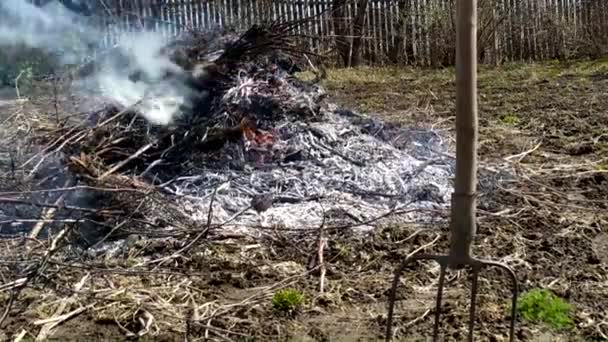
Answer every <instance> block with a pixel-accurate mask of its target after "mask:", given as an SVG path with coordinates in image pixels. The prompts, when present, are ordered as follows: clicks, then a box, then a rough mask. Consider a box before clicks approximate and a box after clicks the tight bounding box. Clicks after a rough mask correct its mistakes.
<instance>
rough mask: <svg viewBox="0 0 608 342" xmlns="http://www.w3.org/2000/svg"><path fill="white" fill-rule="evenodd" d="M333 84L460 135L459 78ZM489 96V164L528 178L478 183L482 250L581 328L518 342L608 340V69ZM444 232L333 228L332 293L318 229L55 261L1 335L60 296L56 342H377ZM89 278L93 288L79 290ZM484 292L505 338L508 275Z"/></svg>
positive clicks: (425, 312) (423, 279) (464, 281)
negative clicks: (293, 303) (418, 257)
mask: <svg viewBox="0 0 608 342" xmlns="http://www.w3.org/2000/svg"><path fill="white" fill-rule="evenodd" d="M324 84H325V86H326V87H327V88H328V90H329V92H330V94H331V99H332V100H333V101H335V102H337V103H339V104H341V105H343V106H345V107H348V108H352V109H354V110H358V111H361V112H364V113H369V114H372V115H377V116H378V117H381V118H383V119H385V120H387V121H390V122H394V123H398V124H403V125H408V126H415V127H433V128H435V129H441V130H443V132H445V134H446V136H452V137H453V133H454V127H453V126H454V107H455V91H454V88H455V84H454V70H453V69H445V70H421V69H411V70H410V69H391V68H386V69H378V68H376V69H368V68H361V69H356V70H330V72H329V74H328V79H326V80H325V81H324ZM479 91H480V94H479V96H480V97H479V103H480V137H479V138H480V143H481V145H480V151H479V153H480V163H481V166H482V167H483V168H484V169H487V170H499V169H504V170H508V171H509V172H512V173H514V174H516V175H517V178H516V179H515V180H514V181H505V182H503V183H502V184H501V185H500V186H495V187H482V189H483V190H482V193H481V197H483V198H484V199H485V200H484V201H483V203H484V205H483V206H480V208H479V215H478V217H479V227H478V235H477V238H476V240H475V246H474V253H476V255H478V256H480V257H484V258H488V259H492V260H497V261H501V262H504V263H507V264H508V265H510V266H511V267H513V268H514V270H515V272H516V274H517V277H518V279H519V282H520V290H521V291H526V290H529V289H532V288H537V287H541V288H548V289H551V290H552V291H554V292H555V293H556V294H558V295H559V296H561V297H563V298H565V299H566V300H567V301H568V302H569V303H571V304H572V305H573V307H574V312H573V319H574V321H575V327H574V328H573V329H570V330H565V331H556V330H553V329H550V328H549V327H547V326H544V325H542V324H538V323H533V322H527V321H525V320H523V319H521V318H520V319H518V324H517V327H516V336H517V339H518V340H520V341H560V340H561V341H602V340H608V339H607V336H608V195H607V194H608V129H607V127H608V97H607V94H608V60H604V61H591V62H577V63H569V64H563V63H557V62H556V63H544V64H534V65H523V64H512V65H506V66H502V67H499V68H491V69H490V68H485V67H482V69H481V70H480V79H479ZM452 143H453V142H452ZM447 229H448V227H447V226H432V227H429V226H416V225H411V226H398V227H395V226H393V227H379V228H378V229H377V231H375V232H374V234H373V235H372V236H365V237H361V236H354V235H352V234H350V233H349V232H347V231H335V232H330V233H329V236H328V237H327V238H328V250H327V251H326V253H325V255H324V258H325V261H326V263H327V270H326V271H327V272H326V275H325V283H324V288H323V290H324V291H323V292H322V293H321V291H320V273H319V271H318V270H316V271H315V270H314V269H313V270H308V269H307V266H308V265H310V264H311V262H312V260H313V259H314V256H315V255H316V253H317V249H318V248H317V245H318V242H317V240H316V236H311V235H302V236H297V237H296V238H293V237H291V238H288V237H287V236H286V234H283V233H282V232H280V231H276V232H274V233H273V234H268V235H266V236H267V237H266V238H264V239H256V240H252V239H243V238H234V239H230V238H226V239H222V240H217V241H209V242H205V243H202V244H200V245H198V246H196V247H195V248H193V249H192V250H191V251H190V252H189V254H188V255H187V256H182V257H177V258H173V259H171V260H169V262H167V263H165V264H164V266H163V267H162V268H160V267H154V266H148V268H147V269H143V268H141V267H130V266H133V265H134V264H137V257H138V256H144V255H146V256H152V257H162V256H167V255H170V254H171V253H173V252H175V251H176V250H178V249H179V246H173V245H172V244H171V243H170V242H167V244H165V245H163V246H158V245H149V244H144V245H139V244H137V243H136V244H134V245H133V246H132V248H131V250H130V251H129V254H128V257H126V258H125V259H124V260H89V262H87V263H86V264H84V263H83V264H71V267H69V268H65V267H62V264H63V263H65V262H67V261H66V260H64V259H61V258H58V259H57V260H51V261H49V265H48V273H49V274H51V275H52V277H51V278H49V279H44V280H41V281H39V282H37V283H34V284H31V285H30V286H28V287H27V288H26V289H25V290H23V291H22V292H20V293H19V294H18V297H16V298H13V300H12V305H11V306H10V308H9V310H8V315H7V317H6V319H5V320H4V322H3V325H2V326H1V327H2V329H1V332H0V340H5V339H6V340H9V339H11V340H12V338H11V337H12V336H15V335H17V334H19V333H21V332H24V333H23V335H24V339H23V341H26V340H33V337H35V336H36V335H38V333H39V330H40V328H41V326H44V324H45V323H48V322H44V321H43V322H40V321H39V320H44V319H48V318H50V317H55V316H56V315H55V313H56V312H57V311H56V310H57V307H58V306H60V305H61V303H62V302H64V303H65V304H64V305H65V306H66V307H65V308H64V310H63V311H62V312H63V313H64V314H65V313H71V315H70V316H68V317H64V318H62V319H57V320H55V322H57V326H56V327H54V329H53V330H52V334H50V336H51V337H49V338H48V340H55V341H119V340H125V339H133V340H141V341H184V340H188V341H203V340H209V341H216V340H217V341H379V340H382V339H383V336H384V331H385V322H386V313H387V295H388V293H389V288H390V284H391V281H392V277H393V272H394V270H395V268H396V267H397V266H398V264H399V262H400V261H401V260H402V259H403V258H404V257H405V256H406V255H408V254H410V253H412V252H413V251H416V250H421V251H424V252H425V253H446V252H447V248H448V240H447V234H446V233H447ZM0 243H2V244H4V245H6V247H3V248H14V247H13V246H14V245H11V243H13V242H6V243H4V242H2V241H0ZM79 265H80V266H79ZM438 271H439V269H438V267H437V266H436V265H435V264H433V263H431V262H423V263H419V264H417V265H411V266H410V267H408V268H407V269H406V270H405V272H404V275H403V277H402V280H401V285H400V288H399V291H398V302H397V304H396V311H395V314H396V317H395V325H394V330H395V332H396V337H397V338H396V339H395V340H397V339H398V340H402V341H427V340H429V337H430V333H431V331H432V325H433V314H434V295H435V291H436V284H437V278H438V273H439V272H438ZM4 273H6V272H4ZM4 273H3V274H4ZM86 274H88V276H87V277H86V278H85V279H83V277H85V275H86ZM468 275H469V273H468V272H465V271H459V272H456V271H450V272H448V278H447V279H448V284H447V289H446V292H445V295H444V306H443V310H442V320H441V325H440V328H441V333H442V336H443V340H445V341H462V340H464V339H465V338H466V334H467V316H468V306H469V304H468V298H469V297H468V291H469V287H470V281H469V280H470V279H469V277H468ZM2 276H3V277H6V275H2ZM81 280H83V282H84V283H85V286H84V287H83V290H74V286H75V284H77V283H78V282H79V281H81ZM6 281H7V279H5V280H4V282H6ZM285 287H289V288H294V289H298V290H299V291H301V292H302V293H303V294H304V296H305V297H304V298H305V300H304V304H303V306H302V307H301V308H300V309H299V310H297V311H296V312H295V313H293V314H291V315H286V314H279V313H276V312H274V311H273V309H272V304H271V300H272V296H273V294H274V293H275V292H276V291H277V290H278V289H279V288H285ZM85 289H86V290H85ZM479 290H480V294H479V296H478V311H477V317H476V330H475V336H476V340H478V341H506V340H507V333H508V317H509V307H510V302H509V293H510V292H509V289H508V286H507V282H506V278H505V276H504V275H503V274H501V273H500V272H497V271H495V270H487V271H484V272H483V273H482V277H481V279H480V282H479ZM7 292H8V291H5V292H0V302H1V303H9V301H11V298H12V296H10V295H9V294H8V293H7ZM1 307H6V306H5V305H4V304H3V305H2V306H1ZM1 311H4V310H0V315H1V314H2V312H1ZM0 317H1V316H0ZM52 322H53V321H51V323H52ZM138 332H141V335H142V336H140V337H137V336H130V335H137V333H138Z"/></svg>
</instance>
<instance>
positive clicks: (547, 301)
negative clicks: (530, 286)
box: [517, 289, 574, 329]
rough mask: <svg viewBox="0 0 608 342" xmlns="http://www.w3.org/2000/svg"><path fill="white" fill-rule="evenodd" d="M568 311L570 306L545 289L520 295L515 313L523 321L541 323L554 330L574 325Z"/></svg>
mask: <svg viewBox="0 0 608 342" xmlns="http://www.w3.org/2000/svg"><path fill="white" fill-rule="evenodd" d="M570 310H571V305H570V304H568V303H567V302H566V301H565V300H564V299H562V298H560V297H558V296H556V295H555V294H553V293H552V292H550V291H549V290H546V289H534V290H531V291H529V292H527V293H525V294H524V295H522V296H521V297H520V298H519V301H518V303H517V311H518V312H519V314H520V315H521V316H522V317H523V318H524V319H526V320H529V321H532V322H543V323H546V324H548V325H550V326H551V327H553V328H555V329H566V328H570V327H572V326H573V325H574V321H573V320H572V318H571V317H570Z"/></svg>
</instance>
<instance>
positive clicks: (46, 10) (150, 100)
mask: <svg viewBox="0 0 608 342" xmlns="http://www.w3.org/2000/svg"><path fill="white" fill-rule="evenodd" d="M105 34H106V33H105V32H103V31H101V30H99V29H97V28H96V27H94V26H93V25H91V24H89V23H87V21H86V18H83V17H80V16H79V15H78V14H76V13H73V12H70V11H69V10H67V9H66V8H64V7H63V6H62V5H61V4H59V3H58V2H57V1H52V2H51V3H49V4H48V5H46V6H43V7H36V6H34V5H32V4H31V3H29V2H27V1H26V0H0V49H3V48H6V47H10V46H15V45H26V46H28V47H32V48H39V49H43V50H45V51H47V52H49V53H52V54H53V55H55V56H57V57H58V58H59V62H60V63H63V64H77V63H80V62H82V61H83V60H85V59H86V58H87V57H90V56H91V54H93V48H91V47H92V46H94V45H96V44H98V43H99V42H100V41H102V40H103V39H104V36H105ZM164 41H165V39H164V38H163V37H162V36H161V35H160V34H157V33H155V32H146V31H139V32H128V33H124V34H122V35H121V36H120V37H119V39H118V43H117V46H116V50H115V51H114V53H118V54H119V55H120V56H121V58H109V59H104V62H103V64H102V65H101V66H100V68H99V69H98V70H99V72H96V73H95V74H94V75H92V76H90V77H89V78H88V79H87V80H82V81H83V82H84V81H87V82H90V81H93V82H94V84H95V85H96V86H97V88H98V89H99V90H101V91H102V93H103V95H104V96H106V97H108V98H109V99H110V100H112V101H115V102H117V103H118V104H120V105H122V106H125V107H130V106H133V105H135V104H136V103H138V102H140V103H139V104H138V105H137V109H138V111H140V112H141V113H142V114H143V115H144V117H145V118H146V119H147V120H148V121H149V122H151V123H153V124H159V125H167V124H170V123H171V122H172V121H173V120H174V119H175V118H176V116H177V115H178V113H179V112H180V106H182V105H186V104H187V98H188V96H189V89H188V88H187V87H186V86H185V85H184V84H180V83H179V82H175V80H173V81H167V80H163V79H162V76H163V74H164V73H165V72H166V71H171V72H173V73H176V74H179V73H181V72H183V71H182V70H181V68H180V67H179V66H178V65H176V64H175V63H173V62H172V61H171V60H170V59H169V57H168V56H166V55H162V54H161V49H162V47H163V45H164ZM133 71H140V72H141V76H142V77H141V80H138V81H132V80H131V79H129V77H128V76H129V74H130V73H131V72H133ZM144 98H145V99H144ZM142 99H144V100H143V101H142Z"/></svg>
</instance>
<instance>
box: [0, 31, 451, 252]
mask: <svg viewBox="0 0 608 342" xmlns="http://www.w3.org/2000/svg"><path fill="white" fill-rule="evenodd" d="M293 25H294V24H293V23H291V24H282V25H279V24H268V25H266V26H264V25H257V26H254V27H252V28H251V29H250V30H248V31H247V32H245V33H243V34H240V35H237V34H234V33H226V34H223V35H219V36H218V37H215V38H214V39H213V41H210V40H209V39H208V37H209V36H208V35H201V34H198V33H197V32H190V33H188V35H187V36H185V37H181V39H178V40H176V41H174V42H172V43H171V44H169V45H167V46H166V47H165V50H164V51H165V52H166V53H168V55H170V56H171V60H172V61H174V62H175V64H177V65H179V66H180V68H181V71H179V70H178V71H177V72H176V71H175V70H168V71H167V72H166V73H165V74H164V75H163V76H162V77H163V80H169V81H170V82H176V81H177V80H179V81H180V82H183V83H184V84H187V85H188V88H189V89H190V91H192V93H190V94H189V95H188V97H187V99H188V100H189V101H178V103H177V105H176V106H175V108H176V109H174V110H175V111H176V113H177V114H176V115H174V116H173V120H171V122H170V123H169V124H167V125H158V124H155V122H153V120H147V119H146V118H149V117H150V115H149V113H146V112H145V111H146V110H150V108H153V107H154V103H155V102H154V101H159V99H162V98H163V96H165V97H166V96H169V97H170V96H171V94H169V95H167V94H166V93H164V92H163V89H162V87H161V86H158V87H156V88H155V92H150V93H149V94H148V96H147V97H146V98H145V99H143V100H141V101H137V102H135V103H133V105H131V106H120V105H119V104H116V103H110V104H107V105H106V106H104V107H103V108H101V109H100V110H97V111H95V112H93V113H90V115H88V118H87V119H86V120H83V121H82V122H80V123H78V124H67V123H66V124H64V125H62V126H61V127H58V128H56V129H54V130H52V132H44V134H40V135H39V137H38V138H39V140H41V141H44V142H45V143H46V144H47V146H51V145H52V146H53V148H50V149H47V150H54V151H59V149H58V148H57V147H58V146H60V147H61V149H60V150H61V156H62V158H63V161H64V162H65V163H66V165H67V169H68V170H69V173H70V174H71V175H73V178H74V183H79V184H85V185H88V186H90V188H94V189H97V190H96V191H97V192H98V193H99V194H101V195H100V196H99V197H97V198H96V199H95V200H94V201H93V202H95V206H96V207H97V209H98V212H97V214H96V217H95V222H97V223H99V222H102V225H103V226H104V227H106V228H105V230H103V232H104V233H102V234H101V235H100V236H104V235H106V233H107V236H105V237H104V239H106V238H108V237H109V236H112V237H115V238H120V237H124V236H126V235H128V234H133V233H135V234H139V235H144V236H150V237H153V236H163V237H167V236H174V237H179V236H185V235H189V234H191V233H192V232H193V231H194V232H196V231H201V230H205V231H207V232H209V234H208V236H214V235H222V234H227V233H229V234H235V233H237V232H238V234H258V233H261V232H264V231H265V230H267V229H286V230H296V231H301V232H302V231H309V230H310V231H316V230H317V229H318V227H319V226H320V225H324V226H325V227H326V229H332V228H333V229H348V228H351V227H355V228H357V229H358V230H365V229H371V228H373V227H374V226H375V225H376V224H380V223H382V224H387V223H403V222H411V221H416V222H420V221H424V222H432V221H433V220H435V219H442V216H441V215H439V214H437V211H438V209H445V208H447V207H448V205H449V203H448V199H449V193H450V191H451V185H450V183H449V179H450V177H451V175H452V172H453V170H452V169H453V167H452V164H451V162H450V161H449V160H445V159H444V158H443V157H442V154H441V153H440V152H439V153H438V152H437V151H441V150H442V149H443V148H444V147H443V145H442V142H441V138H440V137H439V135H437V134H435V133H433V132H431V131H415V130H410V131H408V130H405V129H397V128H392V127H388V126H387V125H384V124H383V123H382V122H380V121H377V120H375V119H372V118H368V117H365V116H363V115H360V114H357V113H354V112H352V111H349V110H344V109H341V108H338V107H337V106H334V105H332V104H328V103H325V101H324V100H325V99H326V97H327V96H326V93H325V91H324V90H323V88H322V87H321V86H320V85H318V84H317V83H316V82H314V81H303V80H302V79H299V78H298V77H296V76H295V75H294V73H293V71H294V70H295V69H297V68H303V67H305V66H306V65H310V64H311V63H310V61H309V60H306V57H307V56H312V54H310V55H308V54H307V53H306V52H305V51H304V50H299V49H301V47H298V46H297V45H296V44H294V43H293V41H292V40H290V39H289V37H290V32H291V30H292V29H293ZM217 42H222V44H217ZM302 56H304V60H303V59H302V58H301V57H302ZM130 72H131V74H132V78H133V79H135V80H142V82H146V79H145V75H142V74H141V73H138V72H133V71H132V70H131V71H130ZM113 91H120V89H113ZM146 101H147V102H146ZM163 101H164V102H163V103H166V102H167V101H168V100H167V99H166V98H165V99H164V100H163ZM161 102H162V101H161ZM156 103H157V104H158V102H156ZM163 108H164V107H158V106H157V107H156V109H155V110H162V109H163ZM174 114H175V113H174ZM99 189H106V191H105V192H104V191H101V190H99ZM108 189H111V191H109V190H108ZM120 189H123V190H125V189H126V190H125V191H124V192H123V191H121V190H120ZM91 191H92V190H91ZM74 198H75V197H69V196H68V200H67V201H68V202H69V201H70V200H74V201H77V200H76V199H74ZM47 200H53V199H51V198H48V199H47ZM68 204H70V203H68ZM71 205H72V206H78V207H80V206H83V205H82V203H71ZM57 215H59V214H57ZM5 216H6V214H5ZM126 220H128V221H129V224H125V223H124V222H126ZM81 235H82V234H81ZM83 235H87V234H86V233H83ZM97 235H99V233H98V234H97ZM206 236H207V234H206ZM98 238H99V236H98ZM89 240H90V239H89ZM94 240H95V239H94ZM95 241H98V239H97V240H95ZM95 241H88V243H89V244H95Z"/></svg>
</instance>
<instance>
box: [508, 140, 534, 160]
mask: <svg viewBox="0 0 608 342" xmlns="http://www.w3.org/2000/svg"><path fill="white" fill-rule="evenodd" d="M540 145H542V141H541V142H539V143H538V144H536V146H534V147H533V148H531V149H529V150H527V151H523V152H521V153H518V154H515V155H512V156H509V157H506V158H505V160H507V161H513V159H517V161H516V162H517V163H519V162H521V161H522V160H523V159H524V158H525V157H526V156H528V155H529V154H531V153H533V152H534V151H536V150H538V148H539V147H540Z"/></svg>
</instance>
